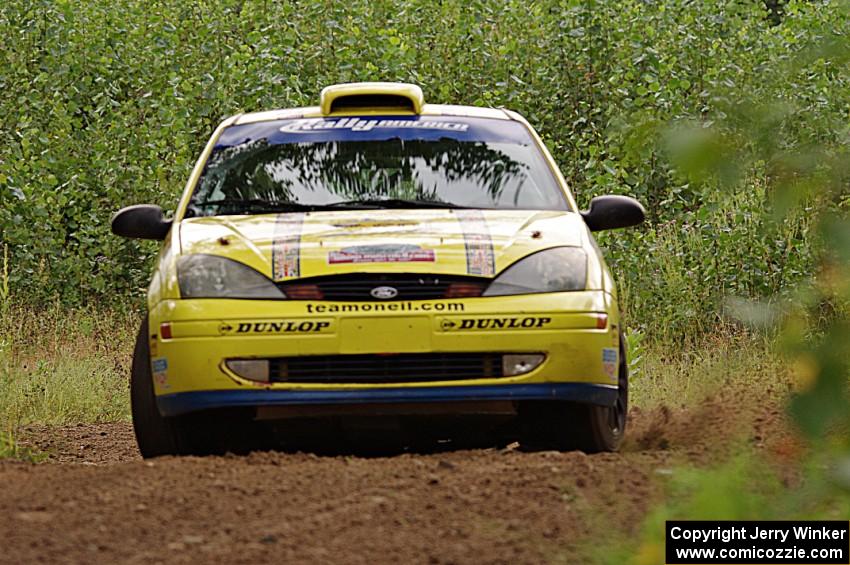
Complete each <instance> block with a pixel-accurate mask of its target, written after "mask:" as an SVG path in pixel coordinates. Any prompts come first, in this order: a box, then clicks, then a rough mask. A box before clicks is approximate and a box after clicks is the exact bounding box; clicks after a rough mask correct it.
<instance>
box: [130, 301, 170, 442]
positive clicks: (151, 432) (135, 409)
mask: <svg viewBox="0 0 850 565" xmlns="http://www.w3.org/2000/svg"><path fill="white" fill-rule="evenodd" d="M130 409H131V412H132V415H133V431H134V432H135V434H136V443H137V444H138V446H139V453H141V454H142V457H144V458H145V459H148V458H150V457H158V456H160V455H178V454H179V453H180V451H179V450H178V442H177V437H176V436H177V434H176V433H175V430H174V428H173V425H172V422H169V421H168V419H166V418H164V417H163V416H162V415H161V414H160V413H159V409H158V408H157V406H156V396H155V395H154V391H153V375H152V374H151V356H150V344H149V341H148V319H147V316H146V317H145V319H144V320H142V327H141V328H139V335H138V336H137V337H136V347H135V349H134V351H133V366H132V370H131V373H130Z"/></svg>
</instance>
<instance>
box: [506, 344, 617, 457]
mask: <svg viewBox="0 0 850 565" xmlns="http://www.w3.org/2000/svg"><path fill="white" fill-rule="evenodd" d="M617 374H618V379H617V400H616V402H615V403H614V405H613V406H597V405H594V404H575V403H569V402H552V401H541V402H534V403H530V404H527V405H525V406H524V407H523V409H522V410H521V412H520V425H521V434H522V443H523V444H524V445H526V446H529V447H532V448H541V447H542V448H549V449H557V450H560V451H570V450H574V449H580V450H582V451H584V452H586V453H598V452H602V451H617V450H618V449H619V448H620V444H621V443H622V441H623V435H624V433H625V430H626V423H627V421H628V413H629V369H628V362H627V360H626V347H625V341H624V339H623V334H622V333H621V334H620V363H619V366H618V371H617Z"/></svg>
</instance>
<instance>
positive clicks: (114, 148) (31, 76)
mask: <svg viewBox="0 0 850 565" xmlns="http://www.w3.org/2000/svg"><path fill="white" fill-rule="evenodd" d="M840 17H841V12H840V10H839V9H838V8H837V7H836V5H834V4H830V3H821V2H812V3H800V4H797V3H793V2H792V3H790V4H788V5H787V6H786V7H785V17H784V19H783V20H782V22H781V24H779V25H773V22H772V21H771V20H770V19H769V17H768V14H767V12H766V11H765V9H764V7H763V5H762V4H761V3H759V2H756V1H755V0H751V1H743V2H742V1H740V0H712V1H710V2H691V1H688V0H670V1H665V2H647V1H645V0H624V1H622V2H616V3H612V2H601V1H586V0H581V1H579V0H545V1H540V2H534V3H528V2H519V1H517V0H466V1H461V0H445V1H443V2H440V3H434V2H432V1H425V0H405V1H400V0H395V1H393V0H348V1H345V2H343V1H340V0H331V1H328V2H321V3H318V2H315V3H314V2H259V1H245V2H243V1H239V2H237V1H225V2H211V3H207V2H198V1H191V2H183V1H176V0H161V1H155V2H142V1H139V0H111V1H109V2H107V1H105V0H90V1H88V2H85V3H76V2H70V1H67V0H64V1H61V0H59V1H50V2H48V1H47V0H41V1H32V0H9V1H7V2H4V3H3V5H2V6H0V34H2V36H3V37H5V38H7V41H4V42H3V43H2V45H0V68H2V72H0V116H2V117H0V120H2V127H0V240H2V242H3V243H5V244H8V246H9V248H10V252H11V266H12V268H11V271H10V274H9V277H10V283H11V293H12V295H13V296H15V297H17V298H18V299H19V300H25V301H39V300H45V299H52V298H55V297H59V298H60V299H61V300H62V301H64V302H65V303H67V304H78V303H83V302H86V301H88V300H90V299H92V298H94V297H97V298H98V300H102V299H103V298H104V297H106V298H107V299H108V300H111V301H118V302H122V301H126V299H127V297H136V298H137V297H138V296H140V294H141V290H142V287H143V286H144V284H145V283H146V279H147V275H148V269H149V266H150V259H151V256H152V254H153V253H154V251H155V246H154V245H153V244H150V243H138V242H128V241H123V240H120V239H118V238H115V237H112V236H111V235H109V232H108V220H109V217H110V215H111V213H112V212H113V211H114V210H116V209H117V208H119V207H121V206H123V205H126V204H131V203H139V202H153V203H158V204H160V205H163V206H164V207H166V208H168V207H171V206H173V204H174V203H175V201H176V197H177V195H178V194H179V193H180V191H181V189H182V186H183V183H184V182H185V179H186V178H187V176H188V172H189V170H190V168H191V166H192V164H193V162H194V160H195V159H196V157H197V155H198V154H199V152H200V149H201V147H202V145H203V143H204V142H205V140H206V138H207V136H208V135H209V133H210V132H211V131H212V129H213V128H214V126H215V125H216V124H217V122H218V121H219V120H220V119H222V118H223V117H225V116H227V115H230V114H234V113H237V112H240V111H251V110H259V109H265V108H273V107H288V106H296V105H305V104H314V103H315V102H316V99H317V95H318V92H319V90H320V89H321V88H322V87H323V86H325V85H327V84H331V83H338V82H346V81H357V80H399V81H410V82H415V83H418V84H420V85H421V86H422V87H423V89H424V91H425V93H426V98H427V99H428V100H430V101H433V102H452V103H466V104H482V105H493V106H499V105H504V106H507V107H510V108H513V109H516V110H518V111H520V112H521V113H523V114H524V115H526V116H527V117H528V118H529V120H530V121H531V122H532V123H533V124H534V125H535V126H536V127H537V128H538V129H539V130H540V131H541V133H542V135H543V136H544V138H545V140H546V142H547V143H548V144H549V146H550V148H551V149H552V150H553V152H554V153H555V155H556V157H557V159H558V161H559V163H560V165H561V167H562V169H563V171H564V174H565V175H566V177H567V179H568V180H569V182H570V183H571V185H572V186H573V188H574V190H575V192H576V193H577V196H578V199H579V201H580V203H581V204H582V205H586V204H587V203H588V202H589V200H590V198H591V197H592V196H595V195H598V194H602V193H609V192H616V193H628V194H632V195H634V196H636V197H638V198H639V199H641V200H642V201H643V202H644V203H645V204H646V205H647V207H648V209H649V212H650V223H649V224H648V225H647V226H645V227H644V228H642V229H639V230H635V231H632V232H620V233H612V234H605V235H603V236H601V237H600V242H601V243H602V244H603V245H604V246H605V247H607V248H608V250H609V253H610V257H611V260H612V263H613V265H614V266H615V267H616V268H617V269H618V270H619V271H622V272H623V275H624V276H622V277H621V281H622V282H624V284H625V288H624V297H625V299H626V306H627V309H628V318H629V320H630V323H631V324H632V325H640V326H641V328H640V329H641V330H642V331H643V332H644V333H645V334H646V335H647V337H648V338H650V339H679V338H681V337H682V336H683V335H686V334H688V333H693V332H694V331H698V330H699V329H701V328H709V327H711V326H712V324H713V322H714V321H715V318H716V314H715V312H716V311H717V309H716V305H717V303H718V301H719V299H720V297H721V296H723V295H724V294H727V293H736V294H740V295H743V296H758V295H768V294H774V293H775V292H776V291H777V290H779V291H781V290H782V289H785V288H787V287H789V286H792V285H793V284H794V283H795V282H796V281H799V280H800V279H801V278H802V277H805V276H806V275H808V274H809V273H810V272H811V271H812V264H813V260H812V242H811V237H810V235H809V225H810V224H809V214H808V212H806V211H805V210H804V211H802V212H800V213H798V214H796V215H791V216H788V217H785V218H784V219H782V220H781V221H778V222H776V223H775V225H767V223H768V221H767V220H765V219H764V215H763V214H762V213H761V212H762V211H763V209H764V208H765V206H767V201H768V199H767V198H766V195H768V194H770V192H771V190H772V183H773V179H774V176H775V174H776V170H775V169H774V165H775V164H774V163H766V162H754V163H752V167H751V170H749V171H747V173H748V174H746V175H744V176H743V177H742V178H743V180H742V181H741V182H740V186H739V190H738V191H737V192H736V193H734V194H732V195H731V196H730V195H729V194H728V193H726V192H721V191H719V190H718V189H717V187H718V179H714V180H712V179H702V180H699V181H696V180H693V179H692V178H690V177H689V176H688V174H687V172H686V171H683V170H681V168H674V167H673V166H672V165H671V162H672V161H671V159H670V158H669V157H670V155H671V153H673V152H681V151H687V149H688V143H683V141H682V139H677V138H676V135H675V132H671V131H670V130H669V129H668V128H667V126H666V124H669V123H671V122H681V123H690V124H698V125H707V124H711V123H712V122H713V121H714V120H716V119H720V118H723V117H725V116H726V115H727V114H728V113H729V112H730V111H731V110H730V107H732V106H733V105H734V103H735V102H736V101H737V100H739V99H741V98H743V97H744V95H745V94H746V95H756V96H759V95H760V94H764V95H765V96H767V95H772V94H773V93H775V92H776V91H777V90H778V89H784V90H785V91H787V92H793V97H788V98H787V99H786V100H785V102H786V105H785V107H784V108H782V109H781V110H782V111H781V112H779V113H778V114H777V119H778V120H781V121H782V124H783V127H784V128H787V129H788V130H794V131H795V132H797V133H800V132H802V134H801V135H796V136H795V139H802V140H805V139H808V140H825V139H831V140H835V139H837V138H839V137H841V136H846V128H845V129H844V130H836V129H834V124H835V123H837V122H836V120H837V119H838V118H840V119H843V118H844V117H846V112H847V107H848V88H847V82H846V80H847V79H846V76H844V75H843V74H841V73H838V72H836V69H835V68H833V67H831V66H830V65H829V64H827V63H825V62H823V61H820V62H818V61H817V60H814V61H813V62H812V64H811V65H808V66H807V67H806V68H805V69H804V70H803V71H801V72H800V74H799V75H798V76H796V77H793V78H792V79H789V80H793V84H774V76H773V73H772V69H773V68H774V67H775V66H777V65H781V64H783V61H786V60H788V59H791V58H794V57H795V56H797V51H798V50H799V48H798V46H799V45H804V44H806V40H807V39H808V38H809V36H811V35H813V34H817V33H820V30H822V29H823V28H822V27H821V25H820V24H821V23H822V22H833V23H834V24H835V25H836V27H838V26H840V25H842V24H841V20H840ZM843 25H844V26H845V27H846V23H845V24H843ZM845 31H846V30H845ZM837 37H838V36H836V38H837ZM782 142H783V140H782V139H777V143H782ZM705 158H708V157H707V156H706V155H700V154H699V153H697V154H694V155H691V156H690V162H691V164H693V165H695V166H696V165H700V164H701V163H700V160H701V159H705ZM802 200H803V206H809V207H812V206H816V205H819V203H817V202H810V201H807V200H806V199H805V198H803V199H802ZM765 228H767V229H765Z"/></svg>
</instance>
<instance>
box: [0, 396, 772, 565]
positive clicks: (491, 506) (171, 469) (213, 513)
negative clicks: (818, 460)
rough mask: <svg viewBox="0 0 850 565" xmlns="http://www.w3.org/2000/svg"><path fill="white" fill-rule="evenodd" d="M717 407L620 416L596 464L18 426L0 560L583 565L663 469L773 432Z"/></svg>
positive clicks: (656, 486) (0, 523) (658, 482)
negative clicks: (240, 448)
mask: <svg viewBox="0 0 850 565" xmlns="http://www.w3.org/2000/svg"><path fill="white" fill-rule="evenodd" d="M731 405H732V404H731V403H729V402H724V401H722V400H720V399H707V400H706V401H705V403H703V404H702V405H700V406H697V407H695V408H691V409H689V410H684V409H679V410H671V409H667V408H660V409H655V410H652V411H647V412H640V411H637V410H633V414H632V421H631V423H630V426H631V429H630V430H629V433H628V435H629V440H628V442H627V444H626V446H625V447H624V449H623V451H622V452H621V453H618V454H598V455H585V454H584V453H581V452H571V453H558V452H551V451H543V452H523V451H521V450H519V449H517V448H516V447H515V446H509V447H508V448H506V449H495V448H494V449H477V450H464V451H447V452H442V453H434V454H409V453H402V454H398V455H395V456H388V457H363V456H352V455H338V456H318V455H315V454H311V453H280V452H258V453H252V454H250V455H247V456H239V457H237V456H224V457H205V458H198V457H184V458H176V457H166V458H160V459H155V460H151V461H143V460H142V459H141V458H140V457H139V455H138V453H137V451H136V447H135V443H134V439H133V434H132V428H131V426H130V424H127V423H111V424H88V425H76V426H66V427H36V426H31V427H29V428H26V429H24V430H22V437H23V443H24V444H26V445H28V446H30V447H32V448H35V449H38V450H40V451H43V452H47V453H48V454H49V455H48V458H47V460H46V461H44V462H41V463H37V464H33V463H22V462H15V461H9V460H6V461H0V485H2V487H0V540H2V544H0V546H2V551H0V563H35V562H43V563H100V562H103V563H313V562H322V563H354V564H356V563H512V564H513V563H542V562H555V563H584V562H589V561H591V560H593V551H594V548H595V547H598V546H599V544H600V543H605V542H606V541H610V540H616V539H617V538H618V537H619V536H618V535H612V532H614V533H620V534H624V535H628V534H631V533H634V532H636V531H637V529H638V528H639V527H640V523H641V520H642V518H643V516H644V515H645V513H646V512H647V511H648V510H649V508H650V507H651V506H652V504H653V503H655V502H658V501H659V500H660V497H661V494H662V492H663V487H664V483H665V482H666V481H667V480H669V476H670V475H671V473H675V468H676V465H677V464H680V463H685V462H690V463H696V464H710V463H711V462H712V461H713V460H715V459H717V458H718V457H720V456H722V455H724V454H725V453H726V452H728V451H730V450H733V449H736V448H735V445H739V443H737V444H736V443H735V442H740V441H748V442H751V443H754V444H756V445H759V446H760V445H762V444H764V443H765V438H766V437H773V436H775V435H776V434H773V433H771V432H772V431H773V430H774V429H776V428H777V427H778V426H780V425H784V424H779V422H780V421H781V420H782V418H781V416H780V412H779V411H778V410H775V409H771V408H769V407H760V408H757V409H754V410H749V411H748V410H740V409H739V408H737V407H736V408H735V409H729V408H728V407H729V406H731ZM733 430H744V431H745V432H744V437H743V438H742V437H738V436H739V435H740V434H734V433H732V431H733ZM732 438H734V439H732ZM601 532H604V533H605V535H601Z"/></svg>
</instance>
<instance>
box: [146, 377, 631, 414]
mask: <svg viewBox="0 0 850 565" xmlns="http://www.w3.org/2000/svg"><path fill="white" fill-rule="evenodd" d="M486 400H568V401H572V402H581V403H586V404H597V405H601V406H613V405H614V403H615V402H616V400H617V386H616V385H604V384H594V383H534V384H512V385H484V386H482V385H479V386H435V387H404V388H399V387H396V388H369V389H357V390H351V389H349V390H252V389H245V390H210V391H198V392H178V393H173V394H165V395H162V396H158V397H157V398H156V401H157V406H158V407H159V412H160V414H162V415H163V416H179V415H181V414H187V413H189V412H198V411H201V410H212V409H216V408H239V407H242V408H245V407H259V406H287V405H310V404H325V405H327V404H331V405H332V404H371V403H408V402H460V401H464V402H470V401H473V402H474V401H486Z"/></svg>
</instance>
